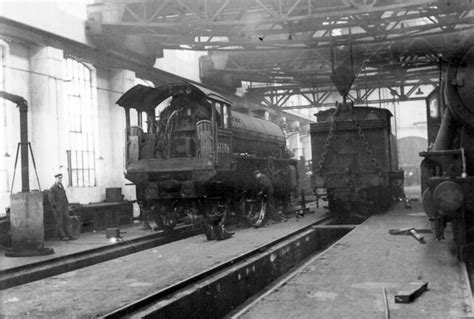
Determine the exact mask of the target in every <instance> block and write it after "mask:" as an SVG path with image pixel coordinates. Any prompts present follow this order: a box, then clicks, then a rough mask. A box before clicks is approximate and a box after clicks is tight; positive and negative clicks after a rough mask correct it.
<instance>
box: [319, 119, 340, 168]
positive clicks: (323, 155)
mask: <svg viewBox="0 0 474 319" xmlns="http://www.w3.org/2000/svg"><path fill="white" fill-rule="evenodd" d="M335 130H336V119H335V117H334V118H333V122H332V124H331V128H330V129H329V134H328V137H327V138H326V143H325V144H324V147H323V152H322V153H321V157H320V158H319V163H318V172H321V171H322V169H323V165H324V162H325V161H326V156H327V153H328V150H329V146H330V145H331V140H332V137H333V135H334V131H335Z"/></svg>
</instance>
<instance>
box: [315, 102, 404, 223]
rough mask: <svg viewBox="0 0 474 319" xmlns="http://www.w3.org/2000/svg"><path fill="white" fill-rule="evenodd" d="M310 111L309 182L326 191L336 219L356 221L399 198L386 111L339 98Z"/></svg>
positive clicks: (400, 178)
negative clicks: (314, 119) (327, 106)
mask: <svg viewBox="0 0 474 319" xmlns="http://www.w3.org/2000/svg"><path fill="white" fill-rule="evenodd" d="M344 101H345V99H344ZM315 115H316V117H317V122H316V123H312V124H311V125H310V134H311V149H312V155H313V168H312V170H313V175H312V177H311V181H312V187H313V188H314V191H315V193H321V191H320V189H323V190H325V191H326V192H327V199H328V205H329V210H330V211H331V212H333V213H334V214H335V215H336V216H338V217H339V218H340V220H341V222H357V221H360V219H364V218H366V217H368V216H369V215H371V214H373V213H375V212H379V211H383V210H385V209H387V208H388V207H389V206H390V205H391V203H393V202H394V200H395V199H398V198H400V199H405V196H404V192H403V179H404V174H403V171H402V170H399V168H398V158H397V147H396V140H395V136H394V134H392V130H391V122H390V119H391V117H392V114H391V112H390V111H389V110H387V109H382V108H374V107H354V105H353V103H346V102H344V103H337V104H336V108H332V109H329V110H326V111H321V112H319V113H317V114H315Z"/></svg>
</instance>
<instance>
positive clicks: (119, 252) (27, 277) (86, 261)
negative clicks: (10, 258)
mask: <svg viewBox="0 0 474 319" xmlns="http://www.w3.org/2000/svg"><path fill="white" fill-rule="evenodd" d="M201 232H202V231H201V230H200V229H198V228H196V227H193V226H192V225H185V226H180V227H177V228H176V229H175V230H173V231H172V232H156V233H153V234H150V235H146V236H143V237H140V238H135V239H131V240H126V241H120V242H117V243H115V244H111V245H107V246H103V247H98V248H94V249H90V250H86V251H82V252H78V253H74V254H70V255H66V256H61V257H57V258H52V259H48V260H44V261H40V262H36V263H32V264H27V265H23V266H18V267H14V268H10V269H6V270H2V271H0V290H3V289H7V288H11V287H15V286H19V285H23V284H26V283H30V282H33V281H36V280H40V279H44V278H47V277H51V276H55V275H58V274H62V273H65V272H68V271H72V270H76V269H80V268H83V267H87V266H91V265H94V264H98V263H101V262H104V261H107V260H111V259H114V258H118V257H122V256H125V255H128V254H132V253H135V252H138V251H142V250H145V249H150V248H153V247H156V246H159V245H164V244H167V243H170V242H173V241H176V240H180V239H184V238H187V237H191V236H195V235H197V234H200V233H201Z"/></svg>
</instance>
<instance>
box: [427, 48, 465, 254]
mask: <svg viewBox="0 0 474 319" xmlns="http://www.w3.org/2000/svg"><path fill="white" fill-rule="evenodd" d="M473 86H474V46H472V44H466V45H465V46H464V47H463V48H462V49H460V50H458V52H456V53H455V54H454V55H453V56H452V57H451V58H450V60H449V63H448V66H447V69H446V72H445V74H444V80H443V82H442V83H441V85H440V88H441V90H439V89H438V90H436V91H434V92H433V93H432V94H430V96H429V97H428V100H427V104H428V105H427V122H428V137H429V142H430V137H432V136H436V138H435V139H434V142H433V143H432V145H431V146H430V148H429V150H428V151H426V152H421V153H420V155H421V156H422V157H424V160H423V162H422V163H421V186H422V193H423V206H424V209H425V212H426V214H427V215H428V216H429V217H430V219H431V220H432V221H434V226H435V231H436V238H437V239H438V240H439V239H443V238H444V231H445V228H446V226H447V223H448V222H450V223H451V225H452V229H453V237H454V238H453V239H454V242H455V244H456V247H457V249H458V253H459V257H460V258H464V257H465V256H466V254H469V253H468V252H469V251H472V248H473V246H474V245H473V243H474V104H473V101H474V87H473ZM470 258H472V256H470Z"/></svg>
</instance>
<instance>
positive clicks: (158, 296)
mask: <svg viewBox="0 0 474 319" xmlns="http://www.w3.org/2000/svg"><path fill="white" fill-rule="evenodd" d="M333 221H334V220H333V218H332V217H330V216H328V215H325V216H323V217H322V218H321V219H319V220H318V221H316V222H314V223H311V224H309V225H307V226H305V227H303V228H301V229H298V230H296V231H294V232H292V233H290V234H287V235H285V236H283V237H280V238H278V239H276V240H273V241H271V242H268V243H266V244H263V245H261V246H259V247H257V248H255V249H252V250H250V251H248V252H245V253H243V254H241V255H239V256H237V257H235V258H233V259H230V260H228V261H225V262H223V263H220V264H218V265H217V266H215V267H212V268H210V269H207V270H204V271H202V272H200V273H198V274H196V275H194V276H191V277H189V278H187V279H184V280H181V281H179V282H177V283H175V284H174V285H171V286H168V287H166V288H163V289H161V290H159V291H157V292H155V293H152V294H150V295H148V296H145V297H143V298H141V299H139V300H136V301H134V302H132V303H130V304H128V305H125V306H123V307H120V308H118V309H116V310H114V311H112V312H109V313H108V314H105V315H103V316H101V317H100V318H108V319H110V318H123V317H126V316H130V315H132V314H133V313H137V312H139V311H140V310H142V309H144V308H146V307H148V306H150V305H152V304H154V303H156V302H158V301H160V300H162V299H165V298H167V297H169V296H170V295H172V294H174V293H176V292H178V291H180V290H182V289H184V288H187V287H190V286H191V285H193V284H195V283H197V282H199V281H202V280H204V279H209V278H210V277H212V276H214V275H217V274H218V273H220V272H221V271H223V270H226V269H229V268H230V267H232V266H235V265H236V264H238V263H241V262H243V261H245V260H248V259H249V258H251V257H254V256H256V255H258V254H261V253H263V252H265V251H268V250H270V249H272V248H274V247H275V246H276V245H278V244H280V243H282V242H284V241H286V240H288V239H290V238H292V237H294V236H297V235H299V234H302V233H304V232H306V231H308V230H311V229H312V228H313V227H314V226H316V225H320V224H322V223H326V224H330V223H331V222H333Z"/></svg>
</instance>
